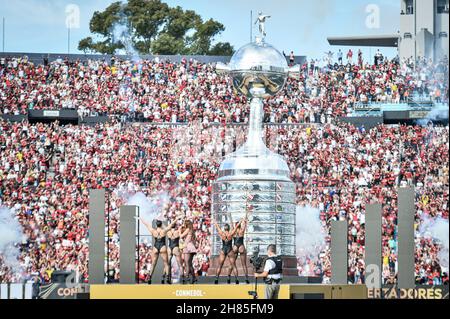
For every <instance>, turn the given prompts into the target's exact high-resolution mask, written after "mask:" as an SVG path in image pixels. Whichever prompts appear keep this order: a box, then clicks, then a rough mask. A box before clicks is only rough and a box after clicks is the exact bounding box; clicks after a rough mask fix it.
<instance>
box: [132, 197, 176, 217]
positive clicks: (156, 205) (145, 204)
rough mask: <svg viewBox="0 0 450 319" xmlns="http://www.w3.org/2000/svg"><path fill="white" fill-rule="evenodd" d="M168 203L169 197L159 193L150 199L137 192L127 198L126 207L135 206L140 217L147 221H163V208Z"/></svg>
mask: <svg viewBox="0 0 450 319" xmlns="http://www.w3.org/2000/svg"><path fill="white" fill-rule="evenodd" d="M168 201H169V195H168V194H167V193H165V192H161V193H159V194H156V195H154V196H152V197H147V196H146V195H145V194H144V193H142V192H138V193H136V194H134V195H132V196H130V197H129V198H127V202H126V205H135V206H138V207H139V214H140V216H141V217H142V218H143V219H145V220H147V221H150V222H151V221H153V220H155V219H156V220H161V221H163V220H165V218H164V216H163V208H164V205H165V204H166V203H168Z"/></svg>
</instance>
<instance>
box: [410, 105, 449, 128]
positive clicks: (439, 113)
mask: <svg viewBox="0 0 450 319" xmlns="http://www.w3.org/2000/svg"><path fill="white" fill-rule="evenodd" d="M448 112H449V108H448V105H445V104H435V105H434V106H433V108H432V109H431V111H430V112H428V114H427V117H426V118H424V119H420V120H418V121H417V123H418V124H419V125H422V126H425V125H428V123H430V122H431V121H432V122H436V121H445V120H448Z"/></svg>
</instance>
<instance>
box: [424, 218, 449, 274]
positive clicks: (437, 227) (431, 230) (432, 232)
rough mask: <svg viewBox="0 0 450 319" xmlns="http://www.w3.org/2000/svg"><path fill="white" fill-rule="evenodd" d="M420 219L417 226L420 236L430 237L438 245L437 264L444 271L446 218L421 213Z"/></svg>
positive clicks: (446, 242) (445, 260) (446, 234)
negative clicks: (420, 221) (419, 223)
mask: <svg viewBox="0 0 450 319" xmlns="http://www.w3.org/2000/svg"><path fill="white" fill-rule="evenodd" d="M421 220H422V223H421V225H420V227H419V235H420V237H422V238H428V239H432V240H433V241H434V242H435V243H436V244H438V245H439V246H440V249H439V253H438V259H439V264H440V265H441V267H442V268H444V269H445V271H448V259H449V251H448V242H449V238H448V226H449V225H448V219H444V218H442V217H438V218H430V217H428V216H427V215H425V214H422V216H421Z"/></svg>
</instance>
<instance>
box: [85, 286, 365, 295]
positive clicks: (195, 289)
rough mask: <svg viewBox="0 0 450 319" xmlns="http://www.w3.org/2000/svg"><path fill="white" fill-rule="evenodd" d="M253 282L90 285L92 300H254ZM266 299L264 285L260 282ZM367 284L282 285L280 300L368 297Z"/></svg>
mask: <svg viewBox="0 0 450 319" xmlns="http://www.w3.org/2000/svg"><path fill="white" fill-rule="evenodd" d="M254 288H255V285H254V284H253V285H252V284H249V285H247V284H240V285H236V284H230V285H228V284H219V285H214V284H195V285H190V284H189V285H178V284H176V285H161V284H160V285H157V284H152V285H146V284H140V285H121V284H114V285H91V286H90V299H252V298H253V297H252V296H251V295H249V294H248V292H249V291H253V290H254ZM258 295H259V296H260V299H264V284H258ZM366 298H367V288H366V286H365V285H322V284H282V285H281V289H280V294H279V299H366Z"/></svg>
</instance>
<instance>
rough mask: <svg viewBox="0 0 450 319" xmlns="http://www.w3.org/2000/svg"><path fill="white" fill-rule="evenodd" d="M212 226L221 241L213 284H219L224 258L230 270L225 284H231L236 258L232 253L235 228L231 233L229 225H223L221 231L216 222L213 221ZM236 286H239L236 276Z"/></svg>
mask: <svg viewBox="0 0 450 319" xmlns="http://www.w3.org/2000/svg"><path fill="white" fill-rule="evenodd" d="M214 226H215V227H216V229H217V232H218V234H219V236H220V238H221V239H222V250H221V251H220V255H219V267H218V268H217V273H216V279H215V281H214V283H215V284H218V283H219V276H220V273H221V272H222V267H223V264H224V263H225V260H226V258H227V257H228V259H229V261H230V270H229V274H228V279H227V283H228V284H229V283H230V282H231V273H232V271H233V269H234V268H236V256H235V253H234V251H233V236H234V234H235V233H236V228H234V229H233V230H232V231H231V230H230V225H229V224H225V225H224V227H223V230H222V229H221V228H220V226H219V225H218V224H217V222H216V221H215V220H214ZM236 284H239V280H238V278H237V276H236Z"/></svg>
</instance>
